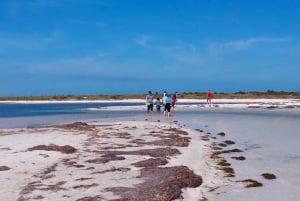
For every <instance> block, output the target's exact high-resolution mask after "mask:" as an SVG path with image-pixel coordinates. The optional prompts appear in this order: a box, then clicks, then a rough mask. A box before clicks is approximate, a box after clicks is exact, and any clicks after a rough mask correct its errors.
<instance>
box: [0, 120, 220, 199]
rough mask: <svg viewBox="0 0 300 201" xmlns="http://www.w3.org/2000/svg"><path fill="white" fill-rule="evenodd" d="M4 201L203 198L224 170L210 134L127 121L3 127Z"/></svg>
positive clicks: (0, 178) (0, 176) (0, 147)
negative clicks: (214, 156)
mask: <svg viewBox="0 0 300 201" xmlns="http://www.w3.org/2000/svg"><path fill="white" fill-rule="evenodd" d="M0 138H1V140H0V153H1V157H0V166H1V170H3V171H0V191H1V200H62V201H63V200H78V201H79V200H127V199H128V200H176V199H178V200H199V199H200V200H201V199H203V198H205V196H206V192H208V191H209V190H211V189H213V188H215V187H216V186H218V185H219V184H218V182H221V179H220V178H221V177H222V175H223V173H222V172H220V170H216V169H215V168H214V165H213V164H214V163H213V161H212V159H210V155H211V148H210V146H211V142H210V139H209V137H208V136H207V135H206V134H204V133H201V132H199V131H195V130H189V129H186V128H182V127H181V126H179V125H177V124H176V123H173V122H171V123H162V122H149V121H127V122H117V123H116V122H114V123H105V124H103V123H93V124H86V123H82V122H81V123H78V122H77V123H74V124H68V125H60V126H51V127H40V128H27V129H2V130H1V131H0Z"/></svg>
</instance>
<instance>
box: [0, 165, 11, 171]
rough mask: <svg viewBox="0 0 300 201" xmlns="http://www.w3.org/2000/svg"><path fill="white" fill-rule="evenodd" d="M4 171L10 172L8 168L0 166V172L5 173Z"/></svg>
mask: <svg viewBox="0 0 300 201" xmlns="http://www.w3.org/2000/svg"><path fill="white" fill-rule="evenodd" d="M6 170H10V167H7V166H6V165H2V166H0V171H6Z"/></svg>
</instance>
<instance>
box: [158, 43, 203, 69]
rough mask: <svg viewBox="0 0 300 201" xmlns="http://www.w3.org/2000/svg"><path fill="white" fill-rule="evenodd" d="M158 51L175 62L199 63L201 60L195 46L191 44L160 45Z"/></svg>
mask: <svg viewBox="0 0 300 201" xmlns="http://www.w3.org/2000/svg"><path fill="white" fill-rule="evenodd" d="M158 49H159V51H160V52H161V53H162V54H163V55H164V56H166V57H168V58H171V59H173V60H175V61H177V62H181V63H185V64H189V65H199V64H200V63H201V61H202V59H201V56H200V54H199V53H198V51H197V48H196V47H195V46H194V45H192V44H179V45H176V46H160V47H158Z"/></svg>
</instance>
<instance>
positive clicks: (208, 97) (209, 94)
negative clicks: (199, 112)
mask: <svg viewBox="0 0 300 201" xmlns="http://www.w3.org/2000/svg"><path fill="white" fill-rule="evenodd" d="M212 98H213V93H212V92H211V91H210V90H208V91H207V93H206V103H207V104H208V105H209V107H210V106H211V99H212Z"/></svg>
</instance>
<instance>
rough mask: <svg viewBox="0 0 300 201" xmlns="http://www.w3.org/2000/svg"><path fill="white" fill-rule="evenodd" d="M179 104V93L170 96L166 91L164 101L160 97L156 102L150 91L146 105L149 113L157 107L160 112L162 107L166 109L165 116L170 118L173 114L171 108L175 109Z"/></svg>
mask: <svg viewBox="0 0 300 201" xmlns="http://www.w3.org/2000/svg"><path fill="white" fill-rule="evenodd" d="M176 102H177V91H176V92H175V93H174V94H173V95H170V94H168V93H167V92H166V91H164V93H163V97H162V101H161V100H160V98H159V97H157V98H156V100H155V101H154V96H153V94H152V92H151V91H148V94H147V96H146V105H147V113H151V112H152V111H153V106H154V105H155V108H156V110H157V111H160V109H161V107H163V108H164V115H167V116H168V117H170V113H171V107H173V108H174V107H175V105H176Z"/></svg>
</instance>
